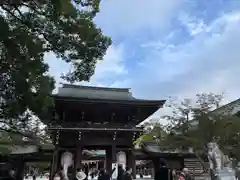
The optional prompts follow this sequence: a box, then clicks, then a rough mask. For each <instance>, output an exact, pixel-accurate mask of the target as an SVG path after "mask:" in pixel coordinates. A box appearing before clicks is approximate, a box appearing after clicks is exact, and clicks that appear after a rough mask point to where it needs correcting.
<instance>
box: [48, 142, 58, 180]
mask: <svg viewBox="0 0 240 180" xmlns="http://www.w3.org/2000/svg"><path fill="white" fill-rule="evenodd" d="M58 162H59V149H58V147H56V148H55V149H54V151H53V155H52V161H51V170H50V180H52V179H53V176H54V175H55V173H56V171H57V168H58Z"/></svg>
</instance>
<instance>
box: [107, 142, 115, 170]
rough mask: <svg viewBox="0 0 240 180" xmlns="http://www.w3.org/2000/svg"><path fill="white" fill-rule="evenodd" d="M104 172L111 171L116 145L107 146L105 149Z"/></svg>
mask: <svg viewBox="0 0 240 180" xmlns="http://www.w3.org/2000/svg"><path fill="white" fill-rule="evenodd" d="M105 163H106V170H107V172H111V171H112V163H116V145H112V146H108V147H107V148H106V162H105Z"/></svg>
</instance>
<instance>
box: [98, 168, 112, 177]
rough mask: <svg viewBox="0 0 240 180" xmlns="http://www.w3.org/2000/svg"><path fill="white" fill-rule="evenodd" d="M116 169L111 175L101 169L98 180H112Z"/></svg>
mask: <svg viewBox="0 0 240 180" xmlns="http://www.w3.org/2000/svg"><path fill="white" fill-rule="evenodd" d="M115 169H116V168H113V169H112V171H111V172H110V173H108V172H106V171H105V170H104V169H100V171H99V174H98V180H111V177H112V174H113V172H114V171H115Z"/></svg>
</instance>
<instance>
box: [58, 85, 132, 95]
mask: <svg viewBox="0 0 240 180" xmlns="http://www.w3.org/2000/svg"><path fill="white" fill-rule="evenodd" d="M62 88H75V89H92V90H110V91H117V92H128V93H130V89H131V88H111V87H101V86H83V85H75V84H63V85H62Z"/></svg>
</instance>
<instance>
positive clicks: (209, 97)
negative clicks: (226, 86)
mask: <svg viewBox="0 0 240 180" xmlns="http://www.w3.org/2000/svg"><path fill="white" fill-rule="evenodd" d="M222 99H223V96H222V95H218V94H217V95H216V94H213V93H208V94H197V95H196V99H195V100H183V101H182V102H180V103H171V104H170V107H172V108H173V112H172V114H171V115H169V116H166V117H165V118H167V120H168V121H169V131H170V132H171V133H170V134H169V141H171V144H173V145H174V146H175V148H184V147H193V148H194V149H195V150H202V151H203V149H204V146H205V145H206V144H207V143H208V142H211V141H216V142H217V143H218V144H219V145H220V148H221V149H222V150H223V151H224V153H226V154H227V155H230V156H232V157H234V158H239V157H238V155H237V152H238V150H239V147H240V146H239V143H238V142H239V140H240V136H239V135H240V134H239V129H240V119H239V117H236V116H233V115H231V114H228V113H224V112H217V111H213V110H214V109H216V108H219V107H220V104H221V100H222ZM170 137H171V138H170ZM237 141H238V142H237Z"/></svg>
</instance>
